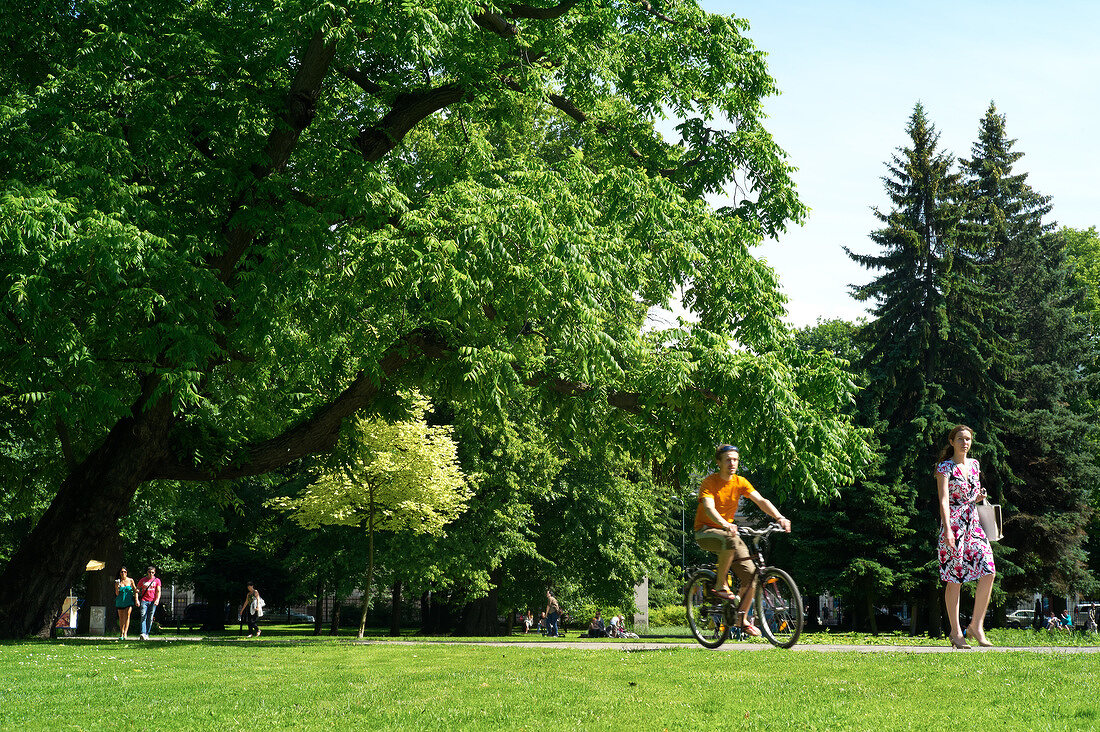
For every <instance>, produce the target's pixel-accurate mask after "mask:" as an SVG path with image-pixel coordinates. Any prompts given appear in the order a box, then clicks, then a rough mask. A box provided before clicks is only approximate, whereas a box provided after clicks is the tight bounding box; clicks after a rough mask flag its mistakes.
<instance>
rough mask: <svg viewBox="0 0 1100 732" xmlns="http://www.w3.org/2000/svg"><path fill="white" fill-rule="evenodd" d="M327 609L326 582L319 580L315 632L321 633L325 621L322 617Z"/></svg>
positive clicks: (314, 609)
mask: <svg viewBox="0 0 1100 732" xmlns="http://www.w3.org/2000/svg"><path fill="white" fill-rule="evenodd" d="M324 610H325V583H324V582H323V581H320V580H318V582H317V601H316V602H315V603H314V604H313V634H314V635H321V626H322V624H323V622H324V618H323V617H322V616H323V614H324Z"/></svg>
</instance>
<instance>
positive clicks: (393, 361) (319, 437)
mask: <svg viewBox="0 0 1100 732" xmlns="http://www.w3.org/2000/svg"><path fill="white" fill-rule="evenodd" d="M443 353H444V349H443V347H442V345H441V344H440V343H439V341H438V340H437V339H436V338H435V337H434V336H433V335H432V334H429V333H426V332H423V331H417V332H414V333H412V334H410V335H409V337H407V338H406V339H405V340H403V341H402V342H401V343H399V344H398V345H396V346H394V347H393V348H391V349H390V350H389V352H388V353H387V354H386V355H385V356H384V357H383V358H382V359H381V360H380V361H379V362H378V366H379V375H380V377H381V378H380V379H379V382H380V381H382V380H384V379H386V378H387V377H390V376H392V375H393V374H395V373H396V372H397V371H399V370H400V369H401V368H402V367H404V366H405V365H407V364H408V363H410V362H411V361H413V360H414V359H415V358H416V356H417V355H418V354H419V355H423V356H427V357H429V358H439V357H441V356H442V355H443ZM378 392H379V385H378V383H376V382H375V379H374V378H373V376H372V375H369V374H364V373H362V372H360V373H359V375H358V376H356V377H355V380H354V381H353V382H352V383H351V385H350V386H348V387H347V388H346V389H344V391H343V392H341V393H340V395H339V396H337V397H336V398H335V399H333V400H332V401H331V402H329V403H328V404H326V405H325V406H323V407H321V408H320V409H319V410H317V412H316V413H314V414H313V416H311V417H309V418H308V419H306V420H305V421H303V422H301V423H299V424H297V425H295V426H294V427H291V428H290V429H288V430H286V431H285V432H283V433H282V434H280V435H277V436H275V437H272V438H271V439H269V440H263V441H261V442H257V443H254V444H252V445H245V446H243V447H242V448H241V450H240V452H239V455H238V457H237V458H236V459H235V460H234V461H233V462H232V463H231V464H229V465H227V466H224V467H221V468H216V469H203V468H200V467H196V466H192V465H185V464H183V463H181V462H179V461H177V460H175V459H172V458H166V459H165V460H163V461H161V462H160V463H158V464H157V465H156V466H155V467H154V468H153V470H152V471H151V474H150V475H149V478H148V479H150V480H153V479H168V480H200V481H209V480H225V479H232V478H244V477H248V476H252V475H262V474H263V473H267V472H270V471H272V470H275V469H277V468H281V467H283V466H284V465H288V464H290V463H292V462H294V461H295V460H300V459H301V458H304V457H307V456H309V455H316V454H320V453H324V452H329V451H330V450H332V449H333V448H334V447H335V446H336V440H337V438H338V437H339V434H340V427H341V426H342V425H343V422H344V420H345V419H347V418H348V417H350V416H351V415H352V414H354V413H355V412H357V411H359V410H360V409H364V408H366V407H369V406H370V404H371V402H372V401H373V400H374V399H375V398H376V397H377V396H378Z"/></svg>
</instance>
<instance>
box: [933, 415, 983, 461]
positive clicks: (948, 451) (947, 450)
mask: <svg viewBox="0 0 1100 732" xmlns="http://www.w3.org/2000/svg"><path fill="white" fill-rule="evenodd" d="M963 430H966V431H967V432H969V433H970V436H971V437H973V436H974V430H972V429H970V428H969V427H967V426H966V425H965V424H957V425H955V426H954V427H952V428H951V431H950V432H948V433H947V446H946V447H944V448H943V449H942V450H940V459H939V460H937V461H936V463H937V464H938V463H942V462H943V461H944V460H946V459H947V458H949V457H951V455H952V454H953V453H954V452H955V446H954V444H953V443H954V442H955V438H956V437H957V436H958V434H959V433H960V432H962V431H963Z"/></svg>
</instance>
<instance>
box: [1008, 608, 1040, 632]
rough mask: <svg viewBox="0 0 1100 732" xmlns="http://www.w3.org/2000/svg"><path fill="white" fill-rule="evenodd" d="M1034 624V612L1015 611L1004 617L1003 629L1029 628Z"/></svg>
mask: <svg viewBox="0 0 1100 732" xmlns="http://www.w3.org/2000/svg"><path fill="white" fill-rule="evenodd" d="M1034 622H1035V611H1034V610H1016V611H1014V612H1011V613H1009V614H1008V615H1007V616H1006V617H1005V627H1008V628H1030V627H1031V624H1032V623H1034Z"/></svg>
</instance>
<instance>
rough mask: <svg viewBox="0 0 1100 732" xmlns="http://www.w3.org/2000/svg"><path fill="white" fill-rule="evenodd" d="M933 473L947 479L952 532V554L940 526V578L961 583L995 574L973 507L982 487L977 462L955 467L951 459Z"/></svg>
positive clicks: (991, 557)
mask: <svg viewBox="0 0 1100 732" xmlns="http://www.w3.org/2000/svg"><path fill="white" fill-rule="evenodd" d="M936 472H937V473H938V474H940V475H946V476H947V492H948V499H947V500H948V511H949V518H950V520H951V528H952V530H953V531H954V532H955V551H951V549H950V548H949V547H948V546H947V539H946V537H945V535H944V533H943V527H942V526H941V527H940V546H939V555H940V579H941V580H943V581H944V582H957V583H960V584H961V583H963V582H973V581H975V580H977V579H978V578H979V577H982V576H984V575H987V574H993V573H995V572H996V571H997V569H996V566H995V565H994V564H993V550H992V549H991V548H990V546H989V540H988V539H987V538H986V536H985V532H984V531H983V530H982V523H981V521H979V520H978V509H977V507H976V505H975V504H974V498H975V497H976V496H977V495H978V492H979V490H980V488H981V482H980V477H979V476H980V473H981V467H980V466H979V465H978V461H977V460H967V461H966V462H965V463H964V464H962V465H956V464H955V461H954V460H950V459H949V460H944V461H943V462H942V463H940V464H939V465H937V466H936Z"/></svg>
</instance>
